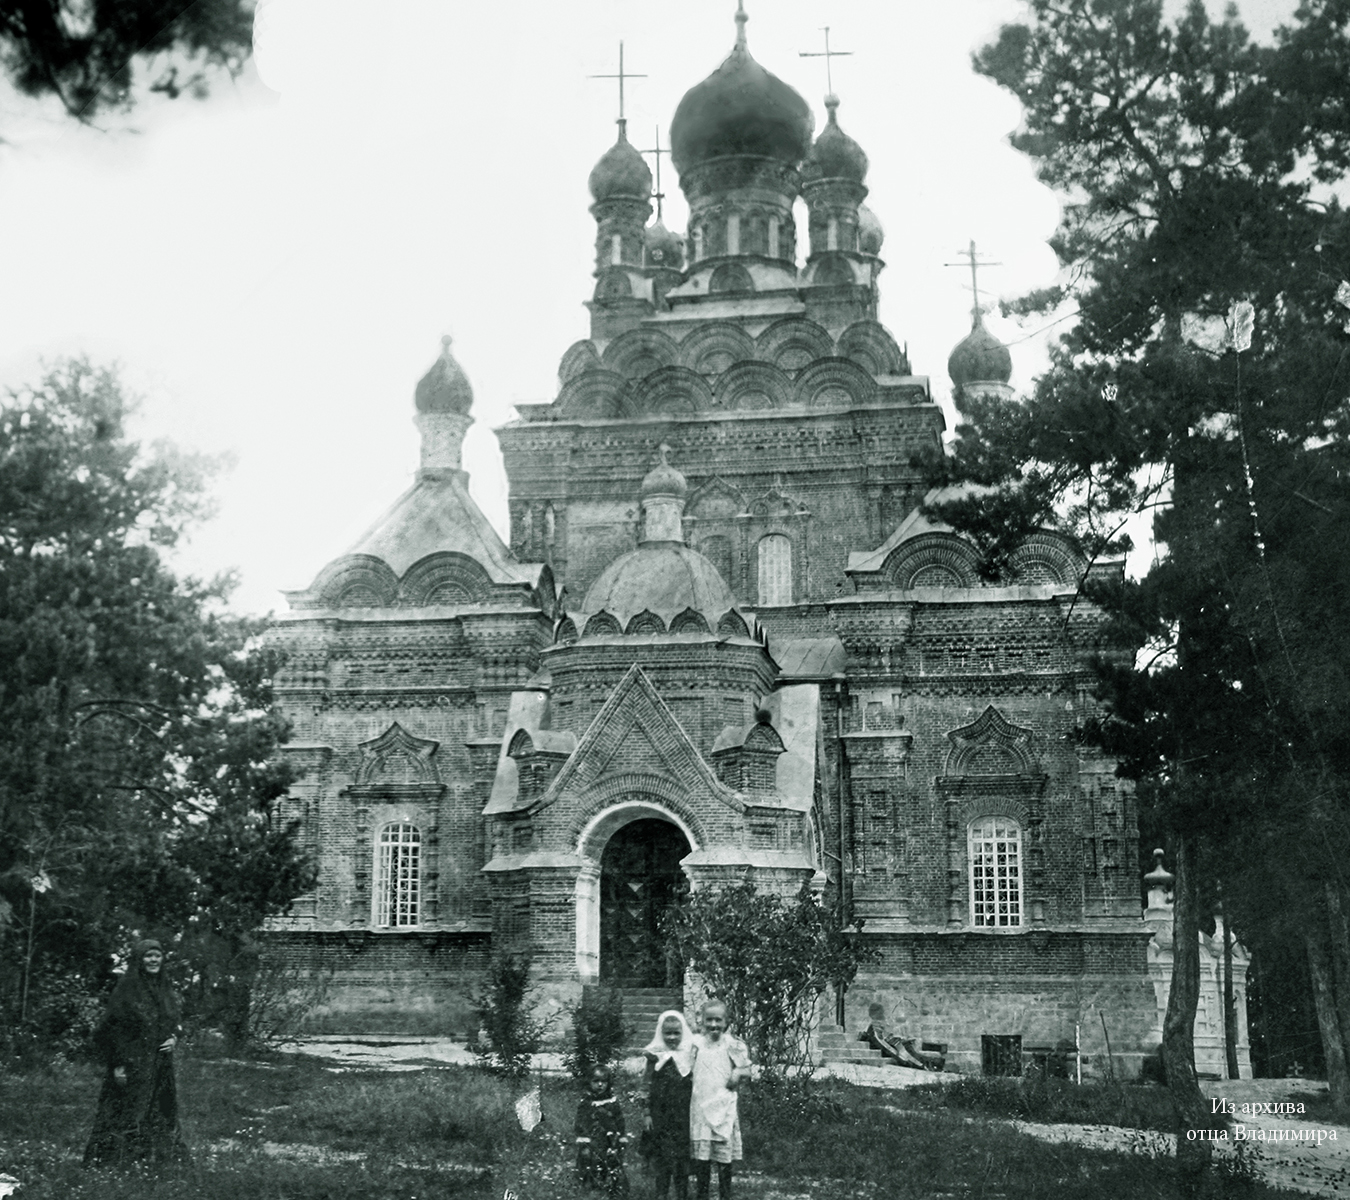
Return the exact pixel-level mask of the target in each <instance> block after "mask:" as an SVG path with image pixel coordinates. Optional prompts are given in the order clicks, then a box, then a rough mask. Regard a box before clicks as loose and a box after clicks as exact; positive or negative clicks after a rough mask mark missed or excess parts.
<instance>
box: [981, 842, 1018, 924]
mask: <svg viewBox="0 0 1350 1200" xmlns="http://www.w3.org/2000/svg"><path fill="white" fill-rule="evenodd" d="M970 913H971V920H972V923H973V924H974V925H975V926H976V927H977V928H985V929H1011V928H1015V927H1017V926H1019V925H1021V924H1022V830H1021V828H1020V827H1019V826H1018V824H1017V822H1016V821H1014V820H1012V819H1011V818H1008V817H984V818H982V819H981V820H978V821H975V822H974V823H973V824H972V825H971V827H970Z"/></svg>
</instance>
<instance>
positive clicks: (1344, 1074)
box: [1304, 921, 1350, 1108]
mask: <svg viewBox="0 0 1350 1200" xmlns="http://www.w3.org/2000/svg"><path fill="white" fill-rule="evenodd" d="M1329 942H1330V939H1329V938H1328V937H1327V934H1326V932H1325V931H1324V930H1323V929H1322V928H1319V927H1318V924H1317V922H1316V921H1312V922H1310V923H1309V925H1308V932H1307V933H1306V934H1305V935H1304V943H1305V944H1306V945H1307V947H1308V974H1309V975H1311V976H1312V988H1313V1002H1314V1004H1315V1005H1316V1007H1317V1028H1318V1030H1319V1031H1320V1032H1321V1034H1322V1054H1323V1056H1324V1057H1325V1058H1326V1062H1327V1087H1328V1088H1329V1089H1330V1091H1331V1102H1332V1104H1334V1105H1335V1106H1336V1107H1337V1108H1344V1107H1345V1106H1346V1105H1347V1102H1350V1071H1348V1070H1347V1068H1346V1060H1345V1036H1344V1034H1343V1032H1342V1028H1341V1020H1340V1013H1339V1012H1338V1011H1337V1006H1336V992H1335V985H1334V983H1333V974H1332V966H1331V952H1330V946H1329Z"/></svg>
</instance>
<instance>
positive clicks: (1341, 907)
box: [1322, 881, 1350, 1099]
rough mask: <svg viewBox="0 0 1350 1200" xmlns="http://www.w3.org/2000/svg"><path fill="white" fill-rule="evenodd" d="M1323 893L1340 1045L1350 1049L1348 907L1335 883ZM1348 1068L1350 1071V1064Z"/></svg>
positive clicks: (1326, 885) (1324, 886) (1325, 885)
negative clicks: (1325, 904)
mask: <svg viewBox="0 0 1350 1200" xmlns="http://www.w3.org/2000/svg"><path fill="white" fill-rule="evenodd" d="M1322 893H1323V895H1324V896H1325V897H1326V902H1327V929H1328V933H1329V934H1330V948H1331V991H1332V995H1333V996H1334V997H1335V998H1336V1017H1337V1020H1338V1021H1339V1023H1340V1027H1341V1044H1342V1045H1344V1046H1346V1047H1347V1049H1350V927H1347V925H1346V911H1345V903H1344V900H1343V899H1342V897H1341V890H1340V888H1339V887H1338V886H1337V885H1336V883H1335V881H1331V882H1328V883H1326V884H1324V885H1323V888H1322ZM1347 1067H1350V1063H1348V1064H1347ZM1348 1099H1350V1098H1348Z"/></svg>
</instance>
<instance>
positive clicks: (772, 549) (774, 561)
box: [759, 533, 792, 604]
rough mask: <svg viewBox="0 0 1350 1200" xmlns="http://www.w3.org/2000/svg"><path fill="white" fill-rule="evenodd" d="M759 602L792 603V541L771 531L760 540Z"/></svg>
mask: <svg viewBox="0 0 1350 1200" xmlns="http://www.w3.org/2000/svg"><path fill="white" fill-rule="evenodd" d="M759 602H760V603H761V604H791V603H792V542H791V541H789V540H788V538H787V536H786V535H785V534H781V533H771V534H769V536H768V537H765V538H761V539H760V542H759Z"/></svg>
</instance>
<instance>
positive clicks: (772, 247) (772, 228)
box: [769, 217, 779, 258]
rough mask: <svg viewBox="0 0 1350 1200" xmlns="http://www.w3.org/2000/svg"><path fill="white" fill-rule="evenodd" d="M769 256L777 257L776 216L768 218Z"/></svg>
mask: <svg viewBox="0 0 1350 1200" xmlns="http://www.w3.org/2000/svg"><path fill="white" fill-rule="evenodd" d="M769 257H770V258H778V257H779V254H778V218H777V217H770V218H769Z"/></svg>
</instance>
